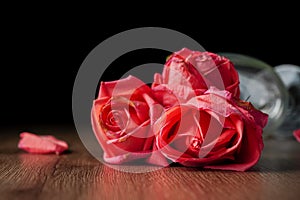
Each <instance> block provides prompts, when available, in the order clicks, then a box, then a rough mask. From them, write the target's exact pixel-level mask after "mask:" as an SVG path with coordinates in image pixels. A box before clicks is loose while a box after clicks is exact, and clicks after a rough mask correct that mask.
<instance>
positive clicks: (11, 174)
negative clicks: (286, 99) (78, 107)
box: [0, 128, 300, 200]
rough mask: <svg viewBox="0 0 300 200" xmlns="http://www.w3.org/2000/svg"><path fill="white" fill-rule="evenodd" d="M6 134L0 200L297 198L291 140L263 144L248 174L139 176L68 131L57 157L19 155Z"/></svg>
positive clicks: (177, 171)
mask: <svg viewBox="0 0 300 200" xmlns="http://www.w3.org/2000/svg"><path fill="white" fill-rule="evenodd" d="M66 130H68V131H66ZM6 131H7V134H2V135H1V136H0V141H1V145H0V194H1V196H0V199H151V200H153V199H201V198H205V199H224V198H225V199H227V198H230V199H272V198H274V199H298V198H299V196H300V190H299V188H300V144H299V143H297V142H296V141H295V140H283V141H276V140H266V141H265V149H264V152H263V156H262V159H261V160H260V162H259V163H258V164H257V165H256V166H255V167H254V168H253V169H252V170H250V171H248V172H231V171H211V170H201V169H195V168H185V167H180V166H176V165H175V166H172V167H168V168H163V169H160V170H157V171H152V172H149V173H142V174H141V173H126V172H121V171H117V170H115V169H112V168H110V167H108V166H105V165H103V164H101V163H100V162H99V161H98V160H96V159H94V158H93V157H92V156H91V155H90V154H89V153H88V152H87V151H86V150H85V148H84V146H83V145H82V143H81V142H80V140H79V138H78V136H77V134H76V132H75V131H74V130H73V129H72V128H70V129H66V128H61V129H59V128H56V130H55V134H57V135H58V137H59V138H61V139H64V140H66V141H68V143H69V144H70V149H71V151H70V152H68V153H66V154H63V155H60V156H57V155H54V154H53V155H33V154H28V153H25V152H22V151H20V150H18V149H17V148H16V147H17V145H16V144H17V142H18V135H17V133H13V132H12V131H10V130H6ZM42 132H43V130H41V133H42ZM47 133H48V134H52V133H49V132H47ZM135 167H137V168H138V167H143V166H135Z"/></svg>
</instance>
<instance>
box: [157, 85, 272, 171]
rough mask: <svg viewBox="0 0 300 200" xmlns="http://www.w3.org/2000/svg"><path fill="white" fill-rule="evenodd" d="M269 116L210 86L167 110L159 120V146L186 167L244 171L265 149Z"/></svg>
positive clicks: (165, 154) (172, 159) (172, 158)
mask: <svg viewBox="0 0 300 200" xmlns="http://www.w3.org/2000/svg"><path fill="white" fill-rule="evenodd" d="M267 118H268V117H267V115H266V114H264V113H262V112H260V111H258V110H256V109H255V108H254V107H253V106H252V105H251V104H250V103H248V102H244V101H241V100H238V99H235V98H234V97H232V94H231V93H229V92H227V91H220V90H218V89H215V88H211V89H209V90H208V91H206V92H205V93H204V94H203V95H199V96H197V97H194V98H192V99H190V100H189V101H188V102H187V103H186V104H181V105H177V106H174V107H172V108H170V109H168V110H167V111H166V112H165V115H164V117H162V118H161V120H163V122H160V121H157V123H156V125H155V126H156V128H155V130H156V135H157V138H156V145H157V146H158V149H160V151H161V152H162V154H163V155H164V156H165V157H166V158H168V159H170V160H171V161H173V162H178V163H180V164H182V165H184V166H190V167H204V168H210V169H222V170H236V171H245V170H247V169H249V168H250V167H252V166H253V165H255V164H256V163H257V161H258V160H259V158H260V155H261V151H262V149H263V140H262V131H263V127H264V126H265V125H266V123H267Z"/></svg>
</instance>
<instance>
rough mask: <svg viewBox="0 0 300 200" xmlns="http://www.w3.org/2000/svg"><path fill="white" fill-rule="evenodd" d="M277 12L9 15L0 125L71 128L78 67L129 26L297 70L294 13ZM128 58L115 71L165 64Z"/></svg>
mask: <svg viewBox="0 0 300 200" xmlns="http://www.w3.org/2000/svg"><path fill="white" fill-rule="evenodd" d="M283 9H285V12H282V10H278V11H276V10H273V11H270V12H268V13H265V9H262V10H261V11H260V12H257V11H256V10H252V11H251V10H250V12H247V13H244V11H243V10H241V11H239V12H237V10H235V11H234V12H231V13H233V14H231V16H227V14H228V13H230V12H229V11H227V10H226V9H223V10H222V11H218V13H219V15H218V16H212V15H211V14H207V15H204V14H202V15H198V16H197V15H195V16H189V15H187V14H185V15H182V14H180V13H177V14H176V13H175V14H174V15H172V16H170V15H168V16H165V17H164V18H161V17H160V16H159V17H158V18H159V19H158V20H157V19H154V18H151V17H150V19H147V20H141V19H139V21H137V18H139V16H134V17H133V18H132V19H128V20H127V19H126V20H125V19H123V17H122V16H120V17H117V19H116V20H107V18H109V16H108V15H103V16H100V15H99V16H93V17H90V16H85V17H86V19H85V18H83V14H81V13H80V12H79V14H78V15H77V17H74V16H71V15H68V14H66V15H63V14H62V13H64V12H60V13H58V12H56V11H53V10H50V11H47V12H44V11H40V12H37V13H36V12H25V13H21V14H20V13H18V15H16V16H14V17H12V15H14V14H17V13H10V15H7V16H6V18H5V19H7V20H4V23H3V25H2V33H3V35H4V36H2V46H1V48H2V63H1V69H2V72H1V80H0V84H1V111H0V113H1V114H0V115H1V116H0V120H1V126H15V125H17V124H18V125H20V124H21V125H22V124H31V125H34V124H72V123H73V119H72V88H73V83H74V80H75V76H76V73H77V70H78V69H79V67H80V65H81V63H82V62H83V60H84V59H85V57H86V56H87V55H88V53H89V52H90V51H91V50H92V49H93V48H94V47H96V46H97V45H98V44H99V43H101V42H102V41H103V40H105V39H106V38H108V37H110V36H112V35H114V34H117V33H119V32H121V31H125V30H128V29H131V28H137V27H144V26H158V27H165V28H170V29H174V30H177V31H180V32H182V33H184V34H186V35H188V36H190V37H192V38H194V39H195V40H197V41H198V42H199V43H200V44H201V45H202V46H203V47H204V48H205V49H206V50H207V51H211V52H236V53H242V54H246V55H250V56H253V57H256V58H259V59H261V60H263V61H265V62H267V63H269V64H270V65H272V66H275V65H279V64H283V63H291V64H296V65H300V56H299V50H298V47H299V44H300V42H299V41H300V39H299V37H300V36H299V35H300V34H299V31H298V30H297V26H298V24H299V23H298V20H297V15H296V14H297V12H292V11H290V10H286V9H288V8H283ZM279 11H280V12H279ZM99 12H100V11H99ZM182 16H184V17H182ZM212 17H214V18H212ZM122 19H123V20H122ZM141 21H142V22H141ZM133 57H135V56H134V55H131V56H128V57H125V58H122V60H121V61H119V62H117V64H115V66H114V67H124V66H127V67H128V66H131V65H133V66H134V65H135V64H136V63H140V64H142V63H147V62H158V61H159V60H160V59H162V60H161V62H164V58H165V55H163V54H161V53H160V52H156V53H155V52H153V51H143V52H137V54H136V59H137V60H134V61H133V60H132V58H133ZM119 75H120V76H121V75H122V74H119ZM115 76H118V74H117V75H116V74H114V76H111V77H105V79H106V80H109V79H113V78H114V77H115ZM99 78H100V77H99Z"/></svg>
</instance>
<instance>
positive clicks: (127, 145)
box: [91, 76, 159, 164]
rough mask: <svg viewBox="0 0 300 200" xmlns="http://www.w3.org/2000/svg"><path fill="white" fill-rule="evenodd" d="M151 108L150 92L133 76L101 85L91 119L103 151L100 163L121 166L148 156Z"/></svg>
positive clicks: (150, 150) (149, 150) (153, 103)
mask: <svg viewBox="0 0 300 200" xmlns="http://www.w3.org/2000/svg"><path fill="white" fill-rule="evenodd" d="M155 104H156V102H155V100H153V99H152V92H151V89H150V88H149V87H148V86H147V85H146V84H145V83H143V82H142V81H141V80H139V79H137V78H135V77H133V76H129V77H128V78H125V79H121V80H118V81H111V82H102V83H101V86H100V91H99V95H98V98H97V99H96V100H95V101H94V103H93V108H92V115H91V117H92V127H93V130H94V133H95V135H96V137H97V140H98V142H99V143H100V145H101V147H102V148H103V150H104V156H103V157H104V161H106V162H108V163H111V164H121V163H124V162H128V161H132V160H135V159H140V158H146V157H148V156H149V155H150V154H151V152H152V148H153V141H154V135H153V133H152V129H151V126H150V123H151V118H153V117H154V116H153V113H154V112H152V111H151V108H153V106H154V105H155ZM149 109H150V111H149ZM152 159H153V160H154V162H155V158H153V157H152ZM157 159H159V158H157ZM149 162H151V161H149Z"/></svg>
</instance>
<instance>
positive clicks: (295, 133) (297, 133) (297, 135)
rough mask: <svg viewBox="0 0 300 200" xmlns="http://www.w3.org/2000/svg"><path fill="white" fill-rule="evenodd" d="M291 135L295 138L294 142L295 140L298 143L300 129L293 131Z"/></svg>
mask: <svg viewBox="0 0 300 200" xmlns="http://www.w3.org/2000/svg"><path fill="white" fill-rule="evenodd" d="M293 134H294V137H295V138H296V140H297V141H298V142H300V129H297V130H295V131H294V132H293Z"/></svg>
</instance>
